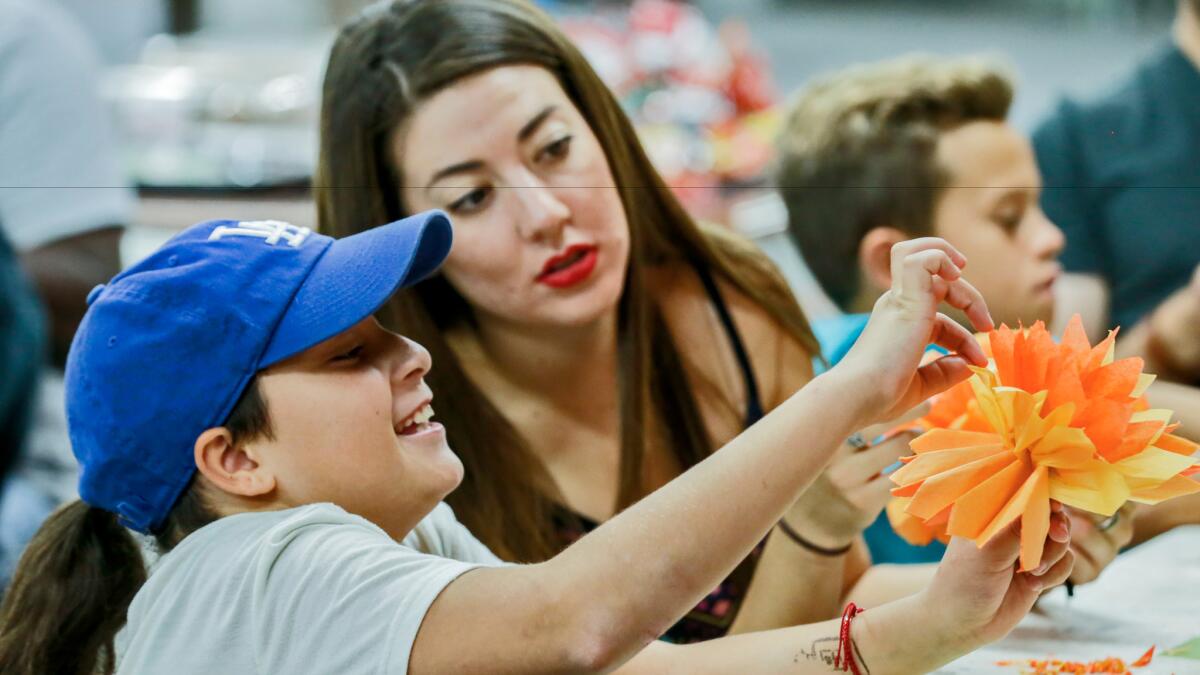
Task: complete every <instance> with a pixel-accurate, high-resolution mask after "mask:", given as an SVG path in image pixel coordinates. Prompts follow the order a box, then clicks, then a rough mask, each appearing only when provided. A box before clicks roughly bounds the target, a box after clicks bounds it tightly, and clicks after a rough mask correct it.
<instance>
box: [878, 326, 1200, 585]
mask: <svg viewBox="0 0 1200 675" xmlns="http://www.w3.org/2000/svg"><path fill="white" fill-rule="evenodd" d="M1115 340H1116V331H1112V332H1111V333H1109V335H1108V337H1107V338H1105V339H1104V340H1103V341H1101V342H1100V343H1099V344H1098V345H1096V346H1095V347H1093V346H1092V345H1091V344H1090V343H1089V342H1088V339H1087V336H1086V334H1085V333H1084V331H1083V324H1082V322H1081V321H1080V319H1079V317H1078V316H1075V317H1073V318H1072V320H1071V323H1070V325H1069V326H1068V327H1067V329H1066V331H1065V333H1064V334H1063V337H1062V340H1061V341H1060V342H1058V343H1055V341H1054V340H1053V338H1051V337H1050V334H1049V333H1048V332H1047V331H1046V328H1045V326H1044V325H1043V324H1042V323H1041V322H1040V321H1039V322H1038V323H1037V324H1035V325H1034V326H1033V327H1032V328H1030V329H1028V330H1023V329H1019V330H1015V331H1014V330H1011V329H1009V328H1008V327H1007V326H1001V327H1000V328H999V329H998V330H994V331H992V332H991V333H989V334H988V335H987V336H984V339H981V343H982V344H983V346H984V350H985V352H987V354H988V356H989V364H988V367H987V368H974V367H972V370H973V371H974V373H975V374H974V375H973V376H972V377H971V378H970V379H968V380H967V381H966V382H962V383H960V384H958V385H957V386H955V387H953V388H952V389H950V390H949V391H948V392H946V393H945V394H943V395H942V396H939V397H938V398H936V399H935V400H934V401H933V404H932V409H931V410H930V412H929V414H928V415H927V416H926V417H924V418H922V419H921V420H918V421H917V423H916V424H917V425H919V426H920V427H921V428H923V429H926V430H927V431H926V432H925V433H924V434H922V435H921V436H920V437H918V438H917V439H915V440H914V441H913V442H912V449H913V452H914V453H915V454H914V455H912V456H910V457H906V458H904V459H903V460H902V461H903V462H904V466H902V467H901V468H900V469H898V470H897V471H896V472H895V473H893V474H892V475H891V478H892V481H893V482H894V483H896V484H897V486H898V487H896V488H894V489H893V490H892V494H893V495H894V498H893V500H892V502H891V503H890V504H889V505H888V509H887V512H888V516H889V519H890V520H891V522H892V526H893V527H894V528H895V530H896V532H897V533H899V534H900V535H901V536H902V537H904V538H905V539H906V540H907V541H909V542H910V543H914V544H927V543H929V542H930V541H931V540H932V539H933V538H935V537H937V538H939V539H942V540H945V539H947V538H949V537H950V536H959V537H967V538H970V539H974V540H975V541H976V543H978V544H979V545H980V546H982V545H983V544H984V543H985V542H987V541H988V540H989V539H991V538H992V537H993V536H994V535H995V534H996V533H997V532H999V531H1000V530H1002V529H1003V528H1005V527H1007V526H1009V525H1010V524H1011V523H1012V522H1013V521H1015V520H1016V519H1018V518H1020V520H1021V569H1022V570H1032V569H1035V568H1037V567H1038V565H1039V564H1040V562H1041V558H1042V546H1043V543H1044V541H1045V537H1046V533H1047V531H1048V529H1049V524H1050V500H1052V499H1053V500H1058V501H1060V502H1062V503H1063V504H1066V505H1068V506H1072V507H1074V508H1077V509H1081V510H1084V511H1090V512H1092V513H1096V514H1100V515H1104V516H1111V515H1112V514H1114V513H1116V511H1117V509H1119V508H1120V507H1121V506H1122V505H1123V504H1125V502H1126V501H1129V500H1132V501H1135V502H1140V503H1144V504H1156V503H1158V502H1161V501H1163V500H1166V499H1170V498H1172V497H1178V496H1182V495H1186V494H1191V493H1195V492H1200V482H1197V481H1196V480H1193V479H1191V478H1189V477H1188V476H1190V475H1192V474H1194V473H1197V471H1200V465H1198V464H1197V463H1196V458H1194V457H1193V456H1192V455H1193V453H1195V452H1196V450H1197V448H1198V447H1200V446H1197V445H1196V444H1195V443H1192V442H1191V441H1188V440H1185V439H1183V438H1181V437H1178V436H1174V435H1172V433H1171V432H1172V431H1174V430H1175V429H1176V428H1177V427H1178V425H1177V424H1170V419H1171V411H1169V410H1155V409H1149V406H1148V405H1147V404H1146V401H1145V398H1144V397H1143V393H1144V392H1145V391H1146V388H1147V387H1148V386H1150V383H1151V382H1152V381H1153V380H1154V376H1152V375H1147V374H1144V373H1142V360H1141V359H1138V358H1127V359H1120V360H1114V359H1113V347H1114V344H1115Z"/></svg>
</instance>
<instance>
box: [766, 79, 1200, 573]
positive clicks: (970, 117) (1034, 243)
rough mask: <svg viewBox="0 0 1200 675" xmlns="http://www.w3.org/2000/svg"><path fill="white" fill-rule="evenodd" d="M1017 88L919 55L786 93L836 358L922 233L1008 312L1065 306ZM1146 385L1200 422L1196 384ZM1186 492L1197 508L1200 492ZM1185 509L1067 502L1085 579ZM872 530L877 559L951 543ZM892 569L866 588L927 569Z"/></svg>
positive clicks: (1017, 315) (813, 263)
mask: <svg viewBox="0 0 1200 675" xmlns="http://www.w3.org/2000/svg"><path fill="white" fill-rule="evenodd" d="M1012 99H1013V85H1012V82H1011V80H1010V78H1009V76H1008V75H1007V74H1006V72H1005V71H1004V70H1003V69H1001V68H999V67H997V66H995V65H992V64H989V63H988V62H986V61H982V60H978V59H972V58H962V59H951V58H944V57H935V56H914V57H907V58H902V59H896V60H892V61H885V62H881V63H876V64H870V65H865V66H858V67H853V68H849V69H846V70H843V71H839V72H836V73H833V74H830V75H828V76H827V77H825V78H822V79H821V80H820V81H818V82H816V83H814V84H813V85H811V86H810V87H808V88H806V89H805V90H804V91H803V92H801V93H800V94H799V96H797V98H796V99H795V100H794V101H793V102H792V104H791V105H790V106H789V109H788V111H787V115H786V122H785V126H784V130H783V133H782V135H781V138H780V141H779V157H778V168H777V183H778V186H779V189H780V193H781V195H782V197H783V199H784V202H785V204H786V205H787V210H788V220H789V231H790V233H791V235H792V237H793V239H794V241H795V242H796V244H797V245H798V247H799V248H800V250H801V252H802V254H803V255H804V258H805V260H806V261H807V263H808V265H809V266H810V268H811V269H812V271H813V273H814V276H815V277H816V278H817V280H818V281H819V282H820V284H821V286H822V287H823V288H824V290H825V291H826V293H827V294H828V295H829V296H830V298H831V299H832V300H833V301H834V302H835V303H836V304H837V305H838V306H839V307H840V308H841V309H842V310H843V311H845V312H847V314H846V315H843V316H839V317H834V318H831V319H825V320H822V321H818V322H816V323H815V325H814V330H815V332H816V334H817V336H818V338H819V339H820V340H821V343H822V347H823V350H824V353H825V355H826V358H827V359H828V361H830V362H831V363H837V362H838V361H839V360H841V358H842V356H844V355H845V353H846V351H847V350H848V349H849V348H850V346H851V345H853V343H854V341H855V340H856V339H857V338H858V335H859V334H860V333H861V331H862V329H863V326H864V325H865V319H866V316H867V315H866V314H865V312H869V311H870V308H871V306H872V305H873V304H874V303H875V301H876V300H877V299H878V298H879V296H880V295H881V294H882V293H883V291H884V290H885V289H886V288H888V287H889V286H890V284H891V273H892V272H891V268H890V265H889V264H888V251H890V250H891V247H892V246H893V245H895V244H896V243H897V242H900V241H904V240H906V239H911V238H913V237H919V236H926V235H933V236H938V237H943V238H945V239H946V240H947V241H949V242H951V243H952V244H953V245H954V246H956V247H958V248H959V249H960V250H962V251H963V252H964V253H965V254H966V255H967V256H968V257H969V258H970V259H971V261H972V262H971V265H970V266H969V267H968V268H967V269H966V270H965V275H966V277H967V278H968V279H970V281H971V283H972V284H974V285H975V286H976V287H977V288H978V289H979V291H980V293H981V294H983V296H984V298H985V299H987V301H988V307H989V308H990V309H991V312H992V316H993V317H994V318H995V319H996V321H997V322H999V323H1007V324H1008V325H1009V326H1014V327H1015V326H1017V325H1020V324H1024V325H1026V326H1029V325H1032V324H1033V323H1034V322H1036V321H1044V322H1049V321H1051V320H1052V319H1053V318H1054V316H1055V315H1056V313H1057V312H1056V308H1055V296H1054V293H1053V290H1054V285H1055V283H1056V282H1057V279H1058V277H1059V274H1060V271H1061V267H1060V265H1059V263H1058V256H1059V254H1060V253H1061V252H1062V250H1063V246H1064V237H1063V233H1062V231H1061V230H1059V229H1058V227H1056V226H1055V224H1054V223H1053V222H1052V221H1051V220H1050V219H1049V218H1047V217H1046V214H1045V213H1043V212H1042V210H1041V208H1040V206H1039V203H1038V198H1039V195H1040V192H1041V177H1040V176H1039V174H1038V168H1037V164H1036V161H1035V159H1034V156H1033V149H1032V147H1031V145H1030V142H1029V140H1028V139H1027V138H1026V137H1025V136H1024V135H1022V134H1021V133H1020V132H1018V131H1016V130H1015V129H1014V128H1012V127H1011V126H1010V125H1009V124H1008V123H1007V121H1006V120H1007V117H1008V112H1009V107H1010V105H1011V103H1012ZM847 270H856V272H852V273H849V274H848V273H847ZM951 316H956V317H957V318H959V319H960V321H965V319H964V317H962V316H961V314H954V313H952V312H951ZM1151 389H1152V390H1153V392H1154V393H1153V394H1151V396H1152V397H1153V398H1154V400H1155V402H1156V404H1157V405H1160V406H1164V407H1175V408H1177V409H1178V411H1179V413H1180V417H1181V418H1184V421H1185V428H1184V432H1185V434H1190V435H1192V436H1193V437H1195V435H1196V434H1197V433H1200V426H1197V425H1198V424H1200V391H1197V390H1195V389H1193V388H1190V387H1182V386H1180V385H1174V384H1170V383H1156V384H1155V385H1153V386H1152V387H1151ZM1177 501H1179V502H1185V503H1190V504H1191V509H1192V510H1193V511H1200V508H1197V507H1200V499H1196V498H1183V499H1180V500H1177ZM1175 510H1177V507H1176V506H1175V505H1174V504H1171V503H1167V504H1164V505H1161V506H1157V507H1154V508H1147V509H1143V510H1142V512H1140V513H1139V514H1138V526H1137V528H1135V523H1134V518H1133V517H1132V514H1133V507H1126V509H1124V510H1123V511H1122V512H1120V513H1119V514H1118V516H1117V517H1116V518H1115V519H1103V518H1099V517H1094V516H1092V515H1090V514H1083V513H1078V512H1070V513H1071V517H1072V519H1073V520H1074V521H1075V522H1074V530H1073V535H1072V547H1073V550H1075V552H1076V560H1077V562H1076V566H1075V570H1074V572H1073V575H1072V578H1073V580H1074V582H1075V583H1086V582H1088V581H1091V580H1092V579H1094V578H1095V577H1096V576H1097V575H1098V574H1099V572H1100V570H1102V569H1103V568H1104V567H1105V566H1106V565H1108V564H1109V563H1110V562H1111V561H1112V560H1113V559H1114V558H1115V557H1116V555H1117V553H1118V552H1119V551H1120V550H1121V548H1122V547H1124V546H1126V545H1127V544H1129V543H1130V541H1131V540H1132V539H1133V537H1134V536H1135V529H1136V530H1138V533H1137V534H1138V536H1139V537H1141V538H1144V537H1145V536H1149V535H1151V534H1155V533H1157V532H1159V531H1162V529H1165V528H1167V527H1169V526H1171V525H1174V524H1179V523H1176V522H1163V521H1164V519H1167V518H1169V516H1166V515H1163V514H1164V513H1168V512H1173V511H1175ZM1153 514H1158V515H1153ZM1142 518H1147V521H1146V522H1142ZM1195 521H1196V518H1195V517H1193V518H1192V522H1195ZM866 539H867V542H868V544H869V545H870V549H871V553H872V556H873V560H874V562H876V563H917V562H932V561H936V560H938V559H940V557H941V555H942V552H943V551H944V547H943V546H942V545H941V544H938V543H937V542H934V543H933V544H931V545H930V546H927V547H914V546H911V545H909V544H908V543H907V542H905V541H904V540H903V539H901V538H900V537H899V536H898V535H896V534H895V533H894V532H893V531H892V528H891V525H890V524H889V523H888V520H887V518H886V516H880V517H879V518H878V520H877V521H876V522H875V523H874V524H873V525H872V526H871V527H870V528H868V530H867V532H866ZM922 567H924V566H922ZM883 569H885V570H886V571H881V572H879V573H878V574H877V573H875V572H874V571H872V572H869V573H868V574H867V575H865V576H864V578H863V581H862V583H861V585H860V588H859V589H856V592H858V593H860V594H865V593H868V592H876V591H875V590H874V589H879V588H884V589H885V592H886V587H889V586H891V587H894V588H902V587H903V586H904V585H906V584H909V583H912V582H922V581H921V579H922V575H928V574H929V573H931V572H932V568H931V567H928V568H925V569H924V571H921V570H918V569H913V570H910V571H907V572H900V571H897V570H895V569H889V568H883ZM898 574H902V575H903V576H899V577H898V576H896V575H898ZM926 578H927V577H926Z"/></svg>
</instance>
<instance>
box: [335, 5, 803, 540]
mask: <svg viewBox="0 0 1200 675" xmlns="http://www.w3.org/2000/svg"><path fill="white" fill-rule="evenodd" d="M516 64H524V65H536V66H540V67H542V68H545V69H546V70H548V71H549V72H551V73H553V74H554V75H555V76H556V77H557V78H558V81H559V83H560V84H561V86H562V87H563V90H564V91H565V92H566V94H567V95H568V96H569V97H570V98H571V100H572V101H573V102H574V104H575V106H576V107H577V108H578V109H579V111H580V112H581V113H582V115H583V117H584V118H585V119H586V120H587V122H588V124H589V125H590V127H591V130H592V132H593V133H594V134H596V136H597V138H598V139H599V141H600V145H601V146H602V147H603V148H604V150H605V153H606V156H607V159H608V162H609V166H610V167H611V169H612V172H613V176H614V178H615V179H616V184H617V186H618V191H619V193H620V197H621V202H622V204H623V206H624V209H625V213H626V215H627V216H628V221H629V229H630V258H629V264H628V269H627V274H626V284H625V289H624V292H623V293H622V295H621V298H620V301H619V304H618V309H617V317H618V319H617V322H618V327H617V350H618V363H619V364H620V365H619V366H618V373H617V380H618V392H619V396H620V421H621V437H620V442H621V462H620V467H621V468H620V483H619V486H620V487H619V491H618V497H617V500H618V504H617V506H618V507H619V508H621V507H624V506H627V505H629V504H631V503H633V502H634V501H636V500H637V499H638V498H640V497H641V496H642V495H643V493H644V489H645V488H644V483H643V480H642V463H643V457H644V456H645V447H646V442H647V436H648V435H649V434H648V433H647V430H649V429H654V430H655V431H657V432H659V433H661V434H662V441H664V442H666V443H667V447H670V448H672V449H673V451H674V452H675V453H676V455H677V456H678V458H679V461H680V463H681V464H682V465H683V466H684V467H687V466H691V465H692V464H695V463H696V462H698V461H700V460H701V459H703V458H704V457H706V456H707V455H708V454H710V453H711V452H712V449H713V448H712V441H711V440H710V439H709V438H708V437H707V433H706V431H705V429H704V425H703V421H702V419H701V416H700V413H699V410H698V407H697V405H696V400H695V396H694V395H693V393H692V391H691V388H690V387H689V385H688V380H687V378H686V375H685V371H684V368H683V362H682V359H681V358H680V355H679V352H678V350H677V349H676V345H675V344H674V343H673V342H672V340H671V337H670V335H669V334H668V331H667V327H666V324H665V322H664V320H663V318H662V315H661V314H660V312H659V309H658V307H657V306H656V304H655V302H654V300H653V298H652V297H651V294H650V293H648V292H647V290H646V288H647V281H646V271H647V269H648V268H651V267H654V266H660V265H664V264H667V263H671V262H683V263H686V264H690V265H692V266H695V267H702V268H706V269H708V270H711V271H713V272H714V273H715V274H716V275H718V276H719V277H722V278H724V279H725V280H727V281H728V282H729V283H731V284H733V286H735V287H736V288H737V289H739V290H740V291H742V292H743V293H745V294H746V295H747V296H749V297H750V298H752V299H753V300H754V301H755V302H757V303H758V304H759V305H761V306H762V307H763V309H764V310H765V311H767V312H768V313H769V314H770V315H771V316H772V317H773V318H774V319H775V320H777V321H778V322H779V324H780V325H782V326H783V327H784V328H785V329H786V330H787V331H788V332H789V333H790V334H791V335H792V336H793V337H794V338H795V339H796V340H797V341H798V342H799V343H800V344H801V345H803V346H804V347H805V348H806V349H808V350H810V352H813V353H815V352H816V341H815V340H814V338H813V337H812V333H811V331H810V330H809V327H808V323H807V321H806V320H805V319H804V316H803V314H802V313H801V312H800V308H799V306H798V305H797V304H796V302H795V299H794V298H793V296H792V295H791V292H790V291H789V289H788V287H787V284H786V283H785V282H784V281H783V279H782V277H780V276H779V274H778V272H777V271H776V270H775V269H774V268H773V267H772V266H771V264H770V263H769V262H768V261H767V259H766V258H765V257H764V256H763V255H762V254H761V253H759V252H758V251H756V250H755V249H753V247H752V246H750V245H748V244H746V243H745V242H742V241H741V240H739V239H737V238H736V237H734V236H732V235H730V234H727V233H720V232H719V231H717V230H713V231H712V232H708V231H702V230H701V228H700V227H698V226H697V225H696V223H695V222H694V221H693V220H692V219H691V218H690V217H689V216H688V214H687V213H686V212H685V211H684V210H683V208H682V207H681V206H680V205H679V203H678V201H676V199H675V198H674V196H673V195H672V194H671V191H670V190H669V189H668V188H667V186H666V185H665V184H664V183H663V181H662V179H661V178H660V177H659V175H658V173H657V172H656V171H655V170H654V169H653V167H652V166H651V164H650V161H649V160H648V159H647V157H646V155H645V153H644V151H643V150H642V148H641V146H640V144H639V143H638V142H637V136H636V135H635V133H634V129H633V126H632V125H631V124H630V122H629V119H628V118H627V117H626V116H625V114H624V113H623V112H622V111H621V108H620V106H619V104H618V103H617V101H616V99H615V98H614V97H613V95H612V93H611V92H610V91H609V89H608V88H607V87H606V86H605V85H604V83H603V82H601V80H600V78H599V77H598V76H597V75H596V73H595V71H594V70H592V68H591V67H590V66H589V65H588V63H587V61H586V60H585V59H584V57H583V56H582V55H581V54H580V52H579V51H578V50H577V49H576V48H575V47H574V45H572V44H571V42H570V40H569V39H568V38H567V37H566V36H565V35H564V34H563V33H562V32H561V31H560V30H559V29H558V28H557V26H555V24H554V22H553V20H551V19H550V18H549V17H548V16H546V15H545V14H544V13H542V12H541V11H540V10H538V9H536V8H534V7H533V6H531V5H530V4H529V3H527V2H523V1H521V0H397V1H395V2H391V3H389V4H386V5H376V6H373V7H371V8H369V9H368V10H367V11H365V12H364V13H363V14H362V15H361V16H360V17H358V18H357V19H355V20H354V21H352V22H351V23H350V24H348V25H347V26H345V27H344V28H343V29H342V31H341V33H340V34H339V36H338V39H337V41H336V43H335V44H334V46H333V52H332V54H331V55H330V59H329V65H328V70H327V72H326V75H325V84H324V93H323V103H322V110H321V142H320V147H321V151H320V160H319V162H318V169H317V177H316V181H315V188H316V200H317V207H318V214H319V222H320V225H321V228H322V229H323V230H325V231H326V232H329V233H331V234H334V235H335V236H345V235H349V234H353V233H355V232H359V231H362V230H364V229H367V228H370V227H374V226H376V225H380V224H383V223H386V222H389V221H391V220H394V219H396V218H399V217H402V216H403V215H405V214H406V212H405V207H404V205H403V204H402V203H401V201H400V196H399V195H400V189H399V186H400V182H399V172H398V171H396V170H395V167H393V166H392V162H391V160H390V159H389V151H388V147H389V144H388V142H389V140H390V138H391V136H392V134H393V132H394V131H395V130H396V129H397V128H398V127H399V126H400V125H401V124H402V123H403V122H404V121H405V120H406V119H407V118H408V116H409V115H411V114H412V112H413V111H414V110H415V109H416V107H417V106H418V105H420V103H421V102H422V101H423V100H425V99H427V98H429V97H430V96H432V95H433V94H435V93H436V92H438V91H439V90H441V89H443V88H445V87H447V86H449V85H451V84H453V83H455V82H457V81H459V80H461V79H462V78H465V77H468V76H470V75H473V74H477V73H480V72H482V71H485V70H488V69H490V68H494V67H497V66H503V65H516ZM380 318H381V319H382V320H383V321H384V322H385V323H386V324H388V325H389V327H391V328H393V329H395V330H397V331H399V332H401V333H403V334H405V335H407V336H409V337H412V338H413V339H415V340H417V341H418V342H420V343H422V344H423V345H425V346H426V347H427V348H428V349H429V351H430V353H431V354H432V356H433V361H434V363H436V364H437V367H436V368H434V369H433V370H432V371H430V375H429V379H430V384H431V386H432V387H433V389H434V391H436V392H438V395H439V397H441V398H443V399H445V400H447V401H449V406H448V407H449V410H445V411H439V417H440V418H441V419H442V421H443V422H444V423H445V426H446V429H447V433H448V435H449V441H450V444H451V447H453V448H454V449H455V451H456V452H457V454H458V455H459V456H460V457H461V458H462V460H463V463H464V464H465V466H466V478H465V479H464V481H463V484H462V485H461V486H460V487H459V489H458V490H456V491H455V492H454V493H452V494H451V495H450V497H449V498H448V501H449V502H450V504H451V505H452V506H453V507H454V509H455V511H456V512H457V514H458V516H459V518H461V519H462V521H463V522H464V523H465V524H466V525H467V527H468V528H470V529H471V531H472V532H474V534H475V535H476V536H478V537H479V538H480V539H481V540H482V541H483V542H484V543H486V544H487V545H488V546H490V547H491V548H492V550H493V551H495V552H496V553H497V554H498V555H500V556H502V557H504V558H507V559H510V560H521V561H535V560H542V559H545V558H547V557H549V556H551V555H553V554H554V553H555V552H557V551H558V550H559V549H560V548H561V547H562V542H560V541H558V540H557V538H556V537H555V534H554V531H553V526H552V517H551V516H552V514H553V509H554V504H555V488H554V485H553V481H552V480H551V479H550V477H549V475H548V472H547V471H546V469H545V467H544V466H543V465H542V464H541V462H540V461H539V460H538V458H537V457H535V456H534V454H533V453H532V451H531V450H530V448H529V444H528V442H527V441H526V439H525V438H524V437H522V435H521V434H520V433H519V432H518V430H517V429H515V428H514V427H513V425H512V424H511V423H510V422H509V421H508V420H507V419H506V418H505V417H504V416H503V415H502V414H501V412H500V411H499V409H497V407H496V406H495V405H494V404H493V403H492V402H491V401H490V400H489V399H488V397H487V395H486V393H485V392H483V391H481V390H480V389H479V388H478V387H477V386H476V385H475V384H474V383H473V382H472V381H471V378H470V377H469V376H468V374H467V373H466V372H464V369H463V367H462V365H461V364H460V362H459V361H458V359H457V358H456V356H455V354H454V352H453V351H452V349H451V348H450V346H449V344H447V342H446V339H445V337H444V335H443V333H444V331H445V330H446V329H447V328H448V327H450V326H452V325H456V324H458V323H460V322H463V321H470V319H471V310H470V308H469V306H468V305H467V303H466V301H465V300H464V299H463V298H462V296H460V295H459V294H458V293H457V292H456V291H455V290H454V289H453V288H451V287H450V285H449V284H448V283H447V282H446V281H445V280H444V279H442V278H440V277H435V278H433V279H431V280H429V281H425V282H423V283H421V284H418V285H417V286H416V287H414V288H412V289H408V290H404V291H401V292H400V293H399V294H397V295H396V296H395V297H394V298H393V299H392V300H391V301H390V302H389V303H388V304H387V305H386V306H385V307H384V308H383V310H382V311H381V313H380ZM651 420H653V423H651Z"/></svg>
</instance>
